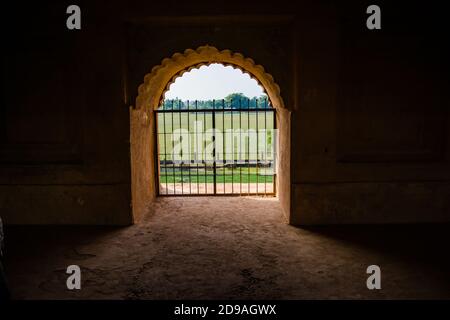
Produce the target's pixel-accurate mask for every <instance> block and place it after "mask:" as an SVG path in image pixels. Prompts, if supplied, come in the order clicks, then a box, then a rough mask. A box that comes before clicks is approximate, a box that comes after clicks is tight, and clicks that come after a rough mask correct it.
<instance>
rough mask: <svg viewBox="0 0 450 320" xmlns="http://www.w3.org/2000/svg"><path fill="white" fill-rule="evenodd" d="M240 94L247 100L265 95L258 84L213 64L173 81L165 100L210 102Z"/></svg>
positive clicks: (245, 75)
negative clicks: (231, 94)
mask: <svg viewBox="0 0 450 320" xmlns="http://www.w3.org/2000/svg"><path fill="white" fill-rule="evenodd" d="M235 92H236V93H239V92H242V93H243V94H244V95H246V96H247V97H249V98H253V97H255V96H256V97H259V96H261V95H263V94H264V95H265V93H264V89H263V88H262V87H261V86H260V85H259V84H258V82H257V81H256V80H254V79H252V78H250V76H249V75H248V74H246V73H243V72H242V71H241V70H239V69H235V68H233V67H231V66H227V67H225V66H224V65H222V64H218V63H213V64H210V65H209V66H201V67H200V68H198V69H192V70H191V71H189V72H186V73H184V74H183V75H182V76H181V77H178V78H176V79H175V82H174V83H172V85H171V86H170V88H169V90H168V91H167V92H166V94H165V96H164V97H165V99H175V98H179V99H181V100H212V99H223V98H225V97H226V96H227V95H229V94H230V93H235Z"/></svg>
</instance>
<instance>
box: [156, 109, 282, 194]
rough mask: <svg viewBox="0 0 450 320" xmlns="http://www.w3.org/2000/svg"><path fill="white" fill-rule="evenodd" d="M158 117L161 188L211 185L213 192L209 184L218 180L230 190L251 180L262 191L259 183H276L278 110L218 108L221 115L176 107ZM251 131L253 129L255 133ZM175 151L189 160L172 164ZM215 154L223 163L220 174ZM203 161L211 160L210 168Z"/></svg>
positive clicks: (267, 184)
mask: <svg viewBox="0 0 450 320" xmlns="http://www.w3.org/2000/svg"><path fill="white" fill-rule="evenodd" d="M213 116H214V119H213ZM213 120H214V121H213ZM157 121H158V150H159V152H158V154H159V161H160V172H159V173H160V176H159V182H160V185H161V188H163V189H164V188H165V189H167V188H172V189H173V188H175V189H177V190H178V189H180V188H181V190H183V186H184V187H186V188H187V187H188V186H189V188H190V187H191V186H192V184H194V185H195V187H196V188H203V184H205V186H204V187H205V190H207V189H210V187H207V185H209V184H211V185H213V183H214V181H215V182H216V185H219V184H220V185H221V187H220V188H222V187H223V188H224V189H225V188H226V189H229V187H230V186H231V185H234V184H238V185H239V188H241V184H247V188H250V184H251V185H252V186H251V187H252V188H253V189H255V188H256V190H255V192H256V191H257V190H258V187H257V186H259V187H260V189H259V190H260V191H261V190H266V189H267V188H268V186H270V185H271V184H273V181H274V172H273V164H274V163H273V162H274V159H275V156H276V155H275V153H274V152H273V149H274V146H275V145H274V142H275V133H274V131H273V129H274V112H273V110H261V111H258V112H248V111H233V112H225V113H224V112H216V113H215V115H213V113H212V112H176V111H175V112H168V113H158V118H157ZM213 122H214V123H213ZM213 125H214V126H215V128H216V134H215V137H216V140H215V148H216V149H215V151H216V153H215V157H214V156H213V153H212V150H213V147H212V146H213V143H212V133H213V130H212V128H213ZM180 129H181V130H184V132H183V134H180ZM237 129H240V130H237ZM249 130H250V131H253V135H251V137H249V134H248V132H249ZM256 132H258V134H256ZM223 133H224V134H223ZM173 150H175V155H176V157H177V158H175V160H183V161H185V163H184V164H183V165H182V166H180V164H178V163H176V162H175V164H174V163H173V162H172V161H173V160H174V159H173V154H172V153H173ZM214 158H215V160H216V161H217V167H216V174H215V177H214V171H213V168H212V162H213V160H214ZM203 160H207V161H210V163H209V165H208V166H205V164H204V163H203V162H202V161H203ZM221 160H225V162H226V163H234V164H235V167H234V168H231V167H228V166H227V167H224V166H222V165H221V164H220V162H221ZM256 162H257V163H258V166H256ZM249 163H251V165H249ZM263 164H265V165H263ZM214 178H215V179H214ZM205 190H203V191H205ZM267 190H271V189H267ZM209 191H210V190H209ZM166 192H169V191H167V190H166ZM205 192H207V191H205ZM169 193H170V192H169Z"/></svg>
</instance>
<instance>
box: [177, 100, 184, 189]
mask: <svg viewBox="0 0 450 320" xmlns="http://www.w3.org/2000/svg"><path fill="white" fill-rule="evenodd" d="M180 103H181V104H182V101H181V100H180ZM181 106H182V105H181ZM181 106H179V108H178V109H179V111H181ZM181 113H182V112H178V120H179V128H178V129H179V130H180V143H181V159H180V160H181V161H180V172H181V194H184V188H183V186H184V179H183V144H184V142H183V136H182V135H181V133H182V130H181Z"/></svg>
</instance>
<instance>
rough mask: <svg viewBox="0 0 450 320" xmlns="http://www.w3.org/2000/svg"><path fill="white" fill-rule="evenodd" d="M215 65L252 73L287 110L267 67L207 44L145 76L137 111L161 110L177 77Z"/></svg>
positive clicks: (278, 105)
mask: <svg viewBox="0 0 450 320" xmlns="http://www.w3.org/2000/svg"><path fill="white" fill-rule="evenodd" d="M211 63H221V64H223V65H231V66H233V67H236V68H238V69H241V70H242V71H243V72H245V73H248V74H249V75H250V76H251V77H252V78H253V79H255V80H256V81H257V82H259V84H261V85H262V87H263V88H264V89H265V91H266V93H267V95H268V96H269V99H270V102H271V103H272V106H274V107H275V108H277V109H278V108H285V106H284V102H283V99H282V97H281V95H280V87H279V86H278V85H277V84H276V83H275V80H274V78H273V77H272V75H271V74H269V73H267V72H266V71H265V70H264V67H263V66H261V65H259V64H256V63H255V61H253V60H252V59H250V58H246V57H244V56H243V55H242V54H240V53H233V52H232V51H230V50H222V51H219V50H218V49H217V48H215V47H212V46H208V45H206V46H201V47H198V48H197V49H196V50H192V49H187V50H185V51H184V53H175V54H173V55H172V57H171V58H165V59H163V60H162V62H161V64H160V65H157V66H155V67H153V69H152V71H151V72H150V73H148V74H147V75H145V77H144V83H142V84H141V85H140V86H139V89H138V97H137V98H136V109H140V110H146V109H147V108H149V109H156V108H158V106H159V105H160V102H161V99H162V98H163V97H164V93H165V92H166V91H167V89H168V87H169V86H170V84H171V83H173V82H174V81H175V79H176V78H177V77H179V76H181V75H183V73H185V72H188V71H190V70H192V69H194V68H199V67H200V66H202V65H209V64H211Z"/></svg>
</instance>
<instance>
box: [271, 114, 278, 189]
mask: <svg viewBox="0 0 450 320" xmlns="http://www.w3.org/2000/svg"><path fill="white" fill-rule="evenodd" d="M272 114H273V131H272V145H273V146H274V149H275V151H274V154H275V157H274V160H273V161H274V163H275V165H277V161H276V157H277V156H278V155H277V148H278V145H277V140H276V139H275V134H274V133H275V130H276V128H277V119H276V116H277V114H276V112H275V110H274V109H272ZM276 169H277V168H274V172H273V175H272V183H273V193H274V194H275V195H276V194H277V183H276V178H277V174H276V172H277V171H276Z"/></svg>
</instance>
